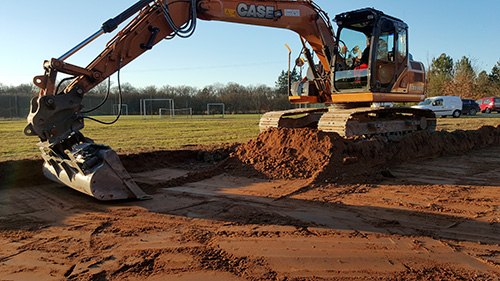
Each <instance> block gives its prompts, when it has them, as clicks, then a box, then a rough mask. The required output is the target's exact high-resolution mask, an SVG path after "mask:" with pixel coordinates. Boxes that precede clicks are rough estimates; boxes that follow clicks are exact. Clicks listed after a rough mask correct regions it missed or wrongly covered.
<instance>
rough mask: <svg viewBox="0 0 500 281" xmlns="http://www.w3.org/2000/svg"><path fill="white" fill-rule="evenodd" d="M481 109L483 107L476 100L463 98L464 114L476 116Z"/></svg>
mask: <svg viewBox="0 0 500 281" xmlns="http://www.w3.org/2000/svg"><path fill="white" fill-rule="evenodd" d="M480 111H481V107H479V104H477V102H476V101H475V100H471V99H462V114H464V115H471V116H474V115H476V113H478V112H480Z"/></svg>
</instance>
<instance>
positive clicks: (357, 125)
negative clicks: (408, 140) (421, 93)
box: [318, 107, 436, 137]
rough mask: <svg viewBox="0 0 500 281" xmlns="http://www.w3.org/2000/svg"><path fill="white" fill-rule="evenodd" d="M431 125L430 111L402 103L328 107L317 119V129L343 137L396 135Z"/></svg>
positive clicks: (431, 128)
mask: <svg viewBox="0 0 500 281" xmlns="http://www.w3.org/2000/svg"><path fill="white" fill-rule="evenodd" d="M435 129H436V116H435V115H434V113H433V112H432V111H430V110H420V109H414V108H405V107H392V108H371V107H361V108H353V109H342V110H329V111H328V112H326V113H325V114H323V116H322V117H321V119H320V120H319V122H318V130H321V131H325V132H335V133H338V134H339V135H341V136H343V137H351V136H364V137H371V136H376V135H382V136H398V135H404V134H407V133H411V132H414V131H419V130H428V131H434V130H435Z"/></svg>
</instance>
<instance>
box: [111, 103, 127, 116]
mask: <svg viewBox="0 0 500 281" xmlns="http://www.w3.org/2000/svg"><path fill="white" fill-rule="evenodd" d="M120 105H121V109H122V110H121V115H128V104H125V103H122V104H119V103H114V104H113V115H118V112H120Z"/></svg>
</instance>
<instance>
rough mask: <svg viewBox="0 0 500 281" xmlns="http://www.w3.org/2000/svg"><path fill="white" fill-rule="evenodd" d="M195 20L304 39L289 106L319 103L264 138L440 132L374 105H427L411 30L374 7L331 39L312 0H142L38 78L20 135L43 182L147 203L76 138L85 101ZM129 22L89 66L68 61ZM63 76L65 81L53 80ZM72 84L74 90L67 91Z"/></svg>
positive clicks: (349, 15) (106, 152)
mask: <svg viewBox="0 0 500 281" xmlns="http://www.w3.org/2000/svg"><path fill="white" fill-rule="evenodd" d="M197 19H202V20H215V21H224V22H233V23H240V24H249V25H258V26H268V27H275V28H282V29H289V30H292V31H294V32H296V33H297V34H298V35H299V36H298V37H299V38H298V39H299V40H300V41H301V42H302V45H303V49H302V51H301V57H300V58H299V59H298V60H297V61H296V63H297V65H299V66H302V65H303V64H304V62H307V64H308V65H309V70H308V75H307V76H306V77H305V78H304V79H303V80H302V81H298V82H294V83H293V84H292V83H289V89H290V90H289V101H290V102H291V103H292V104H301V105H307V104H309V105H316V106H309V107H307V108H296V109H291V110H284V111H275V112H268V113H266V114H264V115H263V116H262V118H261V120H260V124H259V127H260V130H261V131H264V130H267V129H268V128H270V127H288V128H300V127H312V128H317V129H319V130H322V131H327V132H336V133H338V134H340V135H341V136H344V137H350V136H363V137H370V136H374V135H382V136H384V135H385V136H387V135H401V134H406V133H409V132H413V131H417V130H434V129H435V126H436V119H435V116H434V114H433V113H432V112H430V111H427V110H419V109H412V108H405V107H373V106H372V104H374V103H379V104H380V103H393V102H403V103H404V102H419V101H422V100H423V99H424V87H425V70H424V66H423V64H422V63H421V62H417V61H413V60H412V57H411V55H410V53H409V49H408V26H407V25H406V24H405V23H404V22H403V21H401V20H399V19H397V18H395V17H392V16H389V15H386V14H384V13H383V12H381V11H378V10H375V9H372V8H364V9H359V10H354V11H350V12H345V13H340V14H338V15H336V16H335V18H334V22H335V23H336V24H337V27H338V28H337V32H336V33H334V31H333V28H332V25H331V21H330V19H329V17H328V14H327V13H326V12H324V11H323V10H322V9H321V8H320V7H319V6H318V5H317V4H316V3H314V2H313V1H311V0H276V1H270V0H175V1H173V0H141V1H139V2H137V3H136V4H134V5H132V6H131V7H129V8H128V9H127V10H125V11H124V12H122V13H121V14H119V15H118V16H116V17H114V18H111V19H109V20H108V21H106V22H104V23H103V25H102V27H101V28H100V29H99V30H98V31H97V32H95V33H94V34H92V35H91V36H89V37H88V38H87V39H85V40H83V41H82V42H81V43H80V44H78V45H76V46H75V47H74V48H72V49H70V50H69V51H68V52H66V53H65V54H63V55H62V56H60V57H59V58H52V59H50V60H47V61H45V62H44V64H43V68H44V71H45V72H44V74H43V75H40V76H36V77H35V78H34V79H33V82H34V84H35V85H36V86H37V87H39V88H40V92H39V95H38V96H37V97H35V98H33V99H32V101H31V110H30V112H29V115H28V125H27V126H26V128H25V130H24V132H25V134H26V135H29V136H38V137H39V138H40V142H39V143H38V145H39V147H40V150H41V152H42V157H43V159H44V167H43V170H44V174H45V176H46V177H48V178H50V179H52V180H54V181H56V182H60V183H62V184H64V185H67V186H69V187H71V188H73V189H75V190H78V191H80V192H83V193H85V194H88V195H90V196H93V197H95V198H96V199H99V200H120V199H134V198H135V199H148V198H151V197H150V196H149V195H147V194H146V193H145V192H144V191H143V190H141V188H139V187H138V186H137V184H136V183H135V182H134V181H133V179H132V178H131V176H130V175H129V174H128V172H127V171H126V169H125V168H124V167H123V165H122V163H121V162H120V159H119V157H118V155H117V154H116V152H115V151H114V150H112V149H111V148H110V147H109V146H106V145H102V144H97V143H94V142H93V141H92V140H91V139H89V138H87V137H85V136H83V134H82V133H81V132H80V130H81V129H83V127H84V120H85V119H92V118H91V117H89V116H87V114H86V113H88V112H90V111H91V110H86V111H85V110H83V106H82V103H81V101H82V99H83V98H84V96H85V94H86V93H87V92H88V91H89V90H91V89H92V88H93V87H95V86H97V85H98V84H100V83H101V82H103V81H104V80H105V79H107V78H109V77H110V76H111V75H112V74H114V73H118V79H119V73H120V69H121V68H122V67H124V66H126V65H127V64H128V63H130V62H131V61H132V60H134V59H135V58H137V57H139V56H140V55H141V54H143V53H144V52H147V51H148V50H151V49H152V48H153V46H154V45H155V44H157V43H158V42H160V41H162V40H163V39H167V40H169V39H173V38H175V37H181V38H186V37H189V36H190V35H191V34H193V32H194V31H195V27H196V20H197ZM125 21H128V23H127V24H126V26H125V27H124V28H123V29H121V30H120V31H119V32H118V33H117V34H116V36H115V37H114V38H112V39H111V40H110V41H109V43H108V44H107V45H106V47H105V48H104V50H103V51H102V52H101V53H100V54H99V55H98V56H97V57H96V58H95V59H94V60H93V61H91V62H90V64H89V65H88V66H86V67H81V66H77V65H73V64H70V63H67V62H66V59H67V58H69V57H70V56H71V55H73V54H74V53H76V52H78V51H79V50H80V49H82V48H83V47H85V46H86V45H87V44H89V43H90V42H92V41H93V40H94V39H96V38H97V37H99V36H101V35H103V34H105V33H111V32H113V31H114V30H116V29H117V27H118V26H119V25H120V24H122V23H123V22H125ZM311 49H312V50H311ZM302 55H303V57H304V58H302ZM313 56H315V57H316V59H317V62H316V63H315V60H314V59H315V58H314V57H313ZM58 73H62V74H65V75H68V76H69V77H67V78H65V79H62V80H61V81H59V82H57V81H56V78H57V74H58ZM67 80H71V82H70V83H69V85H67V86H65V87H61V86H60V85H61V84H62V82H63V81H67ZM118 84H119V83H118ZM118 86H119V85H118ZM118 115H119V114H118Z"/></svg>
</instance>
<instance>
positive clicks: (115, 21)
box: [102, 0, 153, 33]
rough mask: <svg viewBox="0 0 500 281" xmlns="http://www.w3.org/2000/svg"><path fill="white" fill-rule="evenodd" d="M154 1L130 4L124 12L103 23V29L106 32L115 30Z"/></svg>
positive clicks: (145, 0) (143, 0)
mask: <svg viewBox="0 0 500 281" xmlns="http://www.w3.org/2000/svg"><path fill="white" fill-rule="evenodd" d="M151 2H153V0H141V1H139V2H137V3H135V4H134V5H132V6H130V7H129V8H128V9H126V10H125V11H124V12H122V13H121V14H119V15H118V16H116V17H114V18H112V19H109V20H107V21H106V22H105V23H103V24H102V30H104V32H105V33H109V32H112V31H113V30H115V29H116V28H117V27H118V25H119V24H120V23H122V22H123V21H125V20H126V19H128V18H129V17H131V16H132V15H133V14H135V13H137V12H138V11H140V10H141V9H142V8H144V7H145V6H146V5H148V4H149V3H151Z"/></svg>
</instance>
